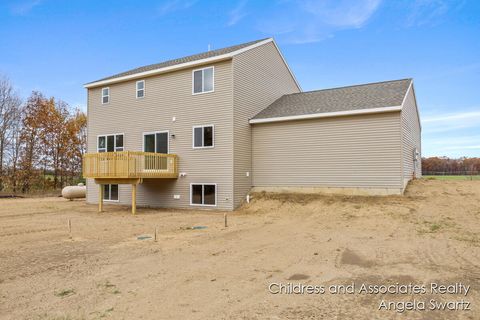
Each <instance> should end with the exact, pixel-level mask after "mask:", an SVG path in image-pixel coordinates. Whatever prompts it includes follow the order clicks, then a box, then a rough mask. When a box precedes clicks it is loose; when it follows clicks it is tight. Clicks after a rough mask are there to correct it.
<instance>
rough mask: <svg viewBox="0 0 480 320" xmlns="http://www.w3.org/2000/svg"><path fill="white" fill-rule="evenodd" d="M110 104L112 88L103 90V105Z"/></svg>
mask: <svg viewBox="0 0 480 320" xmlns="http://www.w3.org/2000/svg"><path fill="white" fill-rule="evenodd" d="M109 102H110V88H109V87H106V88H102V104H107V103H109Z"/></svg>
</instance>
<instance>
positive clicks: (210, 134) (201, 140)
mask: <svg viewBox="0 0 480 320" xmlns="http://www.w3.org/2000/svg"><path fill="white" fill-rule="evenodd" d="M214 139H215V138H214V127H213V125H208V126H195V127H193V148H194V149H197V148H198V149H199V148H213V147H214Z"/></svg>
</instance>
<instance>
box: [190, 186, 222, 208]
mask: <svg viewBox="0 0 480 320" xmlns="http://www.w3.org/2000/svg"><path fill="white" fill-rule="evenodd" d="M190 205H195V206H216V205H217V184H216V183H192V184H190Z"/></svg>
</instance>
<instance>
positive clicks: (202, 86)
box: [192, 67, 214, 94]
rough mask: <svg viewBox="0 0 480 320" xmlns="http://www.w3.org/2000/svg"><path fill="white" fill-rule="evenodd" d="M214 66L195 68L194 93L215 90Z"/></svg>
mask: <svg viewBox="0 0 480 320" xmlns="http://www.w3.org/2000/svg"><path fill="white" fill-rule="evenodd" d="M213 73H214V69H213V67H208V68H203V69H198V70H193V80H192V83H193V88H192V91H193V92H192V93H193V94H199V93H207V92H213V82H214V75H213Z"/></svg>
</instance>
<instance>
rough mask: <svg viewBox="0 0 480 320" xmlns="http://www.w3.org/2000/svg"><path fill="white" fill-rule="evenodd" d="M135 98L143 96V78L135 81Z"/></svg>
mask: <svg viewBox="0 0 480 320" xmlns="http://www.w3.org/2000/svg"><path fill="white" fill-rule="evenodd" d="M136 86H137V99H139V98H143V97H145V80H140V81H137V85H136Z"/></svg>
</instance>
